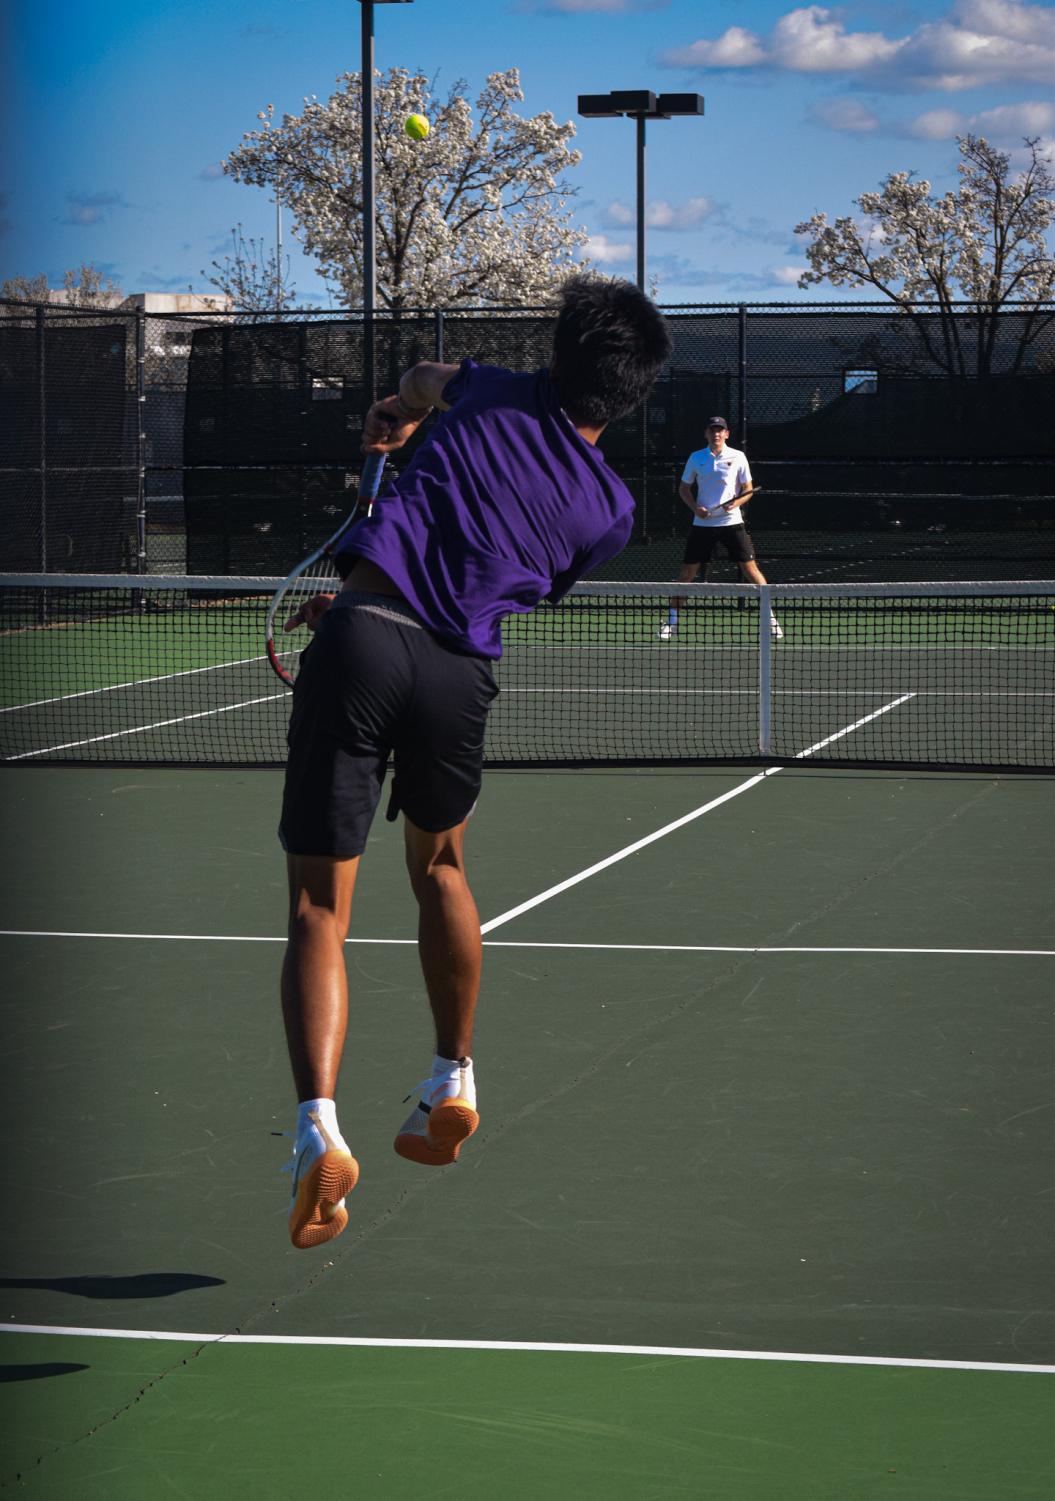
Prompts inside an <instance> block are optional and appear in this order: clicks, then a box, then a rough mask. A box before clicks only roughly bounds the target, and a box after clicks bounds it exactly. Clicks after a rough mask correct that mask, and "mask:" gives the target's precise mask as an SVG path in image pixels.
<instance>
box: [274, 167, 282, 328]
mask: <svg viewBox="0 0 1055 1501" xmlns="http://www.w3.org/2000/svg"><path fill="white" fill-rule="evenodd" d="M275 280H276V282H277V287H276V293H277V297H278V303H277V306H278V310H279V312H281V311H282V199H281V198H280V197H279V196H278V189H277V188H276V189H275Z"/></svg>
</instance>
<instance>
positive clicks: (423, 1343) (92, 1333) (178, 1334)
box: [0, 1324, 1055, 1376]
mask: <svg viewBox="0 0 1055 1501" xmlns="http://www.w3.org/2000/svg"><path fill="white" fill-rule="evenodd" d="M0 1330H2V1332H3V1333H5V1334H51V1335H65V1336H67V1337H69V1336H72V1337H75V1338H77V1337H80V1338H89V1339H144V1340H171V1341H173V1342H175V1343H179V1344H195V1345H327V1346H333V1347H335V1348H337V1349H353V1350H356V1349H360V1350H361V1349H367V1350H530V1351H536V1352H540V1353H544V1354H556V1355H638V1356H641V1355H670V1356H675V1357H680V1358H682V1359H689V1360H763V1361H793V1362H795V1363H796V1364H802V1365H856V1366H908V1367H910V1368H912V1369H915V1370H925V1371H999V1372H1009V1373H1010V1372H1017V1373H1019V1374H1026V1375H1034V1376H1051V1375H1055V1366H1050V1365H1021V1364H1015V1365H1010V1364H1004V1363H1003V1362H1001V1361H994V1360H915V1359H912V1358H911V1357H909V1356H897V1355H894V1356H886V1355H813V1354H802V1353H800V1352H798V1351H791V1350H708V1349H698V1348H696V1347H690V1346H681V1345H586V1344H568V1343H561V1344H550V1343H547V1342H544V1341H536V1340H521V1339H508V1340H506V1339H371V1338H368V1337H366V1336H357V1335H340V1334H187V1333H184V1332H183V1331H182V1330H178V1331H172V1330H165V1329H81V1328H76V1327H72V1326H68V1325H61V1324H2V1325H0Z"/></svg>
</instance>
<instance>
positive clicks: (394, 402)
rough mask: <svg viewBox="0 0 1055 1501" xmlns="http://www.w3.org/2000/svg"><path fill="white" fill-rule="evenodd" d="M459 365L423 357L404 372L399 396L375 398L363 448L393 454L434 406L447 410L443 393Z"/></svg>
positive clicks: (367, 415) (366, 420)
mask: <svg viewBox="0 0 1055 1501" xmlns="http://www.w3.org/2000/svg"><path fill="white" fill-rule="evenodd" d="M460 368H461V367H460V366H458V365H441V364H439V363H437V362H436V361H433V360H422V361H420V363H419V364H417V365H412V366H411V367H410V369H409V370H406V371H404V373H403V375H402V376H401V377H400V381H399V390H398V392H397V393H396V395H395V396H385V397H384V398H383V399H382V400H381V401H375V402H374V404H373V406H372V407H371V408H370V410H369V411H368V412H367V414H366V419H365V421H364V422H363V449H364V450H366V451H369V452H373V453H391V452H392V450H393V449H395V448H402V446H403V444H404V443H405V442H406V441H407V439H408V438H409V437H410V436H411V435H412V434H413V433H414V432H416V431H417V429H418V428H419V427H420V426H421V424H422V423H423V422H424V421H425V418H426V417H427V416H428V415H429V413H430V412H431V411H432V409H433V407H439V408H440V410H441V411H444V412H445V411H446V410H447V403H446V402H445V401H444V399H443V393H444V391H445V389H446V387H447V385H448V383H449V382H450V381H451V380H453V378H454V377H455V376H456V375H457V374H458V371H459V369H460Z"/></svg>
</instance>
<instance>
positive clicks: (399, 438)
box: [363, 396, 430, 453]
mask: <svg viewBox="0 0 1055 1501" xmlns="http://www.w3.org/2000/svg"><path fill="white" fill-rule="evenodd" d="M429 410H430V409H428V408H427V409H426V410H425V411H424V412H422V414H421V416H420V417H418V418H410V417H407V415H406V408H405V407H404V406H403V404H402V402H401V401H400V399H399V397H398V396H385V397H383V398H382V399H381V400H380V401H375V402H374V404H373V406H372V407H371V408H370V410H369V411H368V412H367V414H366V417H365V419H364V421H363V452H364V453H392V452H393V451H394V450H395V449H397V448H402V447H403V444H404V443H405V442H406V441H407V439H408V438H409V437H411V436H412V435H413V434H414V433H415V432H417V430H418V428H419V427H420V425H421V423H422V422H424V420H425V418H426V417H427V416H428V414H429Z"/></svg>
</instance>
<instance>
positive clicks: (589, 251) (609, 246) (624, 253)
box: [583, 235, 634, 266]
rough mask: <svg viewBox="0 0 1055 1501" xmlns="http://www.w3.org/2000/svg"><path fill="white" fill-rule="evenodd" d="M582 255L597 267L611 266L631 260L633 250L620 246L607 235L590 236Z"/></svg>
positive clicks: (631, 247)
mask: <svg viewBox="0 0 1055 1501" xmlns="http://www.w3.org/2000/svg"><path fill="white" fill-rule="evenodd" d="M583 255H584V257H585V258H586V259H588V260H591V261H594V262H596V264H597V265H598V266H612V265H616V264H618V263H619V262H620V261H630V260H633V258H634V248H633V246H632V245H620V244H618V243H617V242H616V241H614V240H610V239H609V238H608V236H607V235H591V236H590V238H589V239H588V240H587V241H586V244H585V245H584V246H583Z"/></svg>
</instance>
